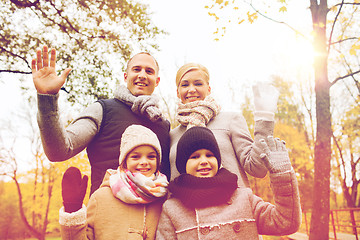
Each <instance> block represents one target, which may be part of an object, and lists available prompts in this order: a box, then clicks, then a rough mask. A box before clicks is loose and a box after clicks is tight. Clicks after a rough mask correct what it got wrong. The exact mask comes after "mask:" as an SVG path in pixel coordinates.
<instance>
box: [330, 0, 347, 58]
mask: <svg viewBox="0 0 360 240" xmlns="http://www.w3.org/2000/svg"><path fill="white" fill-rule="evenodd" d="M343 4H344V0H342V2H341V5H340V8H339V11H338V12H337V14H336V16H335V19H334V22H333V24H332V26H331V32H330V36H329V41H328V55H329V53H330V46H331V45H330V44H331V39H332V35H333V32H334V28H335V23H336V20H337V18H338V17H339V15H340V12H341V9H342V6H343Z"/></svg>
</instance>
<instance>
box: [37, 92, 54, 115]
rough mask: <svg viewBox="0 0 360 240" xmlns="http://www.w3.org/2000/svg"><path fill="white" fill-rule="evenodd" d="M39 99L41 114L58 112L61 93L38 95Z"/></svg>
mask: <svg viewBox="0 0 360 240" xmlns="http://www.w3.org/2000/svg"><path fill="white" fill-rule="evenodd" d="M37 98H38V108H39V112H41V113H42V112H44V113H49V112H56V111H57V110H58V104H57V101H58V98H59V93H57V94H54V95H53V94H40V93H38V94H37Z"/></svg>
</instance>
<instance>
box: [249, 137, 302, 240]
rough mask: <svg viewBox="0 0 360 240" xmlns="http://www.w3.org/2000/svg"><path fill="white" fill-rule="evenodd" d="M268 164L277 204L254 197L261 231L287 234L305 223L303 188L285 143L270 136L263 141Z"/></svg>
mask: <svg viewBox="0 0 360 240" xmlns="http://www.w3.org/2000/svg"><path fill="white" fill-rule="evenodd" d="M261 143H262V145H263V147H264V152H265V154H263V155H262V157H263V159H264V163H265V165H266V166H267V168H268V169H269V172H270V179H271V187H272V191H273V194H274V202H275V204H274V205H273V204H270V203H269V202H265V201H263V200H262V199H261V198H259V197H257V196H253V198H252V199H251V200H252V206H253V211H254V216H255V219H256V222H257V226H258V231H259V234H266V235H287V234H291V233H294V232H296V231H297V230H298V228H299V227H300V224H301V207H300V197H299V188H298V184H297V180H296V176H295V172H294V170H293V168H292V167H291V162H290V159H289V155H288V152H287V150H286V147H285V143H284V142H283V141H280V140H279V139H274V138H273V137H272V136H271V137H268V139H267V142H265V140H262V141H261Z"/></svg>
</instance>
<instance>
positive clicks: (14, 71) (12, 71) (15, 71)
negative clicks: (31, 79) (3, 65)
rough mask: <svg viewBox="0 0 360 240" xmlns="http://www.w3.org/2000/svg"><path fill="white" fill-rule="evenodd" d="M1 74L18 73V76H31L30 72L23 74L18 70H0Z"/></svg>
mask: <svg viewBox="0 0 360 240" xmlns="http://www.w3.org/2000/svg"><path fill="white" fill-rule="evenodd" d="M2 72H7V73H20V74H31V72H24V71H19V70H5V69H0V73H2Z"/></svg>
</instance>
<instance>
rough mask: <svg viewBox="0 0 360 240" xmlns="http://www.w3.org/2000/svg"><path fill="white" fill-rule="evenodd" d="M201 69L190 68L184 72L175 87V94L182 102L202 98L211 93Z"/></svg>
mask: <svg viewBox="0 0 360 240" xmlns="http://www.w3.org/2000/svg"><path fill="white" fill-rule="evenodd" d="M206 79H207V78H206V75H205V73H204V72H203V71H201V70H191V71H189V72H187V73H186V74H184V76H183V77H182V78H181V80H180V82H179V86H178V88H177V96H178V98H180V100H181V102H182V103H184V104H185V103H189V102H194V101H199V100H204V99H205V97H207V96H208V95H209V94H210V93H211V88H210V86H209V84H208V82H207V80H206Z"/></svg>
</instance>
